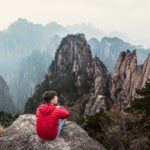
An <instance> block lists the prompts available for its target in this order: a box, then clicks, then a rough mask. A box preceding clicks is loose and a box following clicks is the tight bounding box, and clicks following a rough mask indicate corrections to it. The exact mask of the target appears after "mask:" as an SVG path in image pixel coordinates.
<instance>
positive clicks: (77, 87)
mask: <svg viewBox="0 0 150 150" xmlns="http://www.w3.org/2000/svg"><path fill="white" fill-rule="evenodd" d="M109 79H110V77H109V74H108V71H107V69H106V67H105V65H104V64H103V63H102V62H101V61H100V60H99V58H98V57H96V56H95V57H94V58H93V57H92V54H91V49H90V46H89V44H88V43H87V41H86V39H85V36H84V34H75V35H67V36H66V37H65V38H63V40H62V41H61V44H60V46H59V47H58V49H57V51H56V53H55V59H54V60H53V61H52V64H51V65H50V66H49V68H48V71H47V73H46V75H45V78H44V80H43V82H42V83H41V84H40V85H38V86H37V87H36V89H35V93H34V94H33V96H32V97H31V98H29V100H28V102H27V104H26V107H25V112H27V113H33V112H34V111H35V109H36V108H37V106H38V104H39V103H40V102H41V99H39V97H40V96H41V95H42V94H43V92H44V91H46V90H56V91H57V92H58V94H59V95H60V97H62V99H63V104H64V105H66V106H68V107H69V108H71V109H70V110H71V111H72V112H73V113H72V115H75V114H76V113H77V112H78V113H77V116H82V114H84V113H95V112H97V111H98V110H99V109H100V108H104V109H107V108H106V107H107V106H106V104H108V103H107V102H109ZM101 97H103V98H101ZM86 104H87V105H86ZM72 115H71V116H72ZM72 118H73V120H76V119H75V118H76V117H72Z"/></svg>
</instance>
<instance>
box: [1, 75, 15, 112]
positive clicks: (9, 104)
mask: <svg viewBox="0 0 150 150" xmlns="http://www.w3.org/2000/svg"><path fill="white" fill-rule="evenodd" d="M0 111H5V112H9V113H14V112H15V106H14V104H13V101H12V98H11V95H10V93H9V89H8V86H7V84H6V82H5V81H4V79H3V78H2V77H1V76H0Z"/></svg>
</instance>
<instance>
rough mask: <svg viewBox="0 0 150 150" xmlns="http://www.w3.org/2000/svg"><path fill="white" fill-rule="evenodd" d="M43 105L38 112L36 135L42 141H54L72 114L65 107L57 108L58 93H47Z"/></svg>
mask: <svg viewBox="0 0 150 150" xmlns="http://www.w3.org/2000/svg"><path fill="white" fill-rule="evenodd" d="M42 98H43V99H44V100H45V102H46V103H45V104H41V105H40V106H39V107H38V108H37V110H36V133H37V135H38V136H39V137H40V138H41V139H42V140H50V141H51V140H54V139H55V138H56V137H57V136H58V135H59V133H60V130H61V128H62V126H63V124H64V121H65V118H67V117H69V115H70V113H69V112H68V111H67V110H66V109H65V108H64V107H63V106H56V105H57V103H58V96H57V92H56V91H46V92H45V93H44V94H43V95H42Z"/></svg>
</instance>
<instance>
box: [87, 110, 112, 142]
mask: <svg viewBox="0 0 150 150" xmlns="http://www.w3.org/2000/svg"><path fill="white" fill-rule="evenodd" d="M112 122H113V121H112V120H111V118H110V117H109V116H108V115H107V114H106V113H105V112H104V110H103V109H101V110H100V111H99V112H98V113H96V114H94V115H87V116H86V120H85V125H84V129H85V130H86V131H87V132H88V134H89V135H90V136H91V137H92V138H94V139H96V140H98V141H100V142H102V141H103V139H104V136H105V132H104V130H103V128H104V126H107V125H110V124H111V123H112Z"/></svg>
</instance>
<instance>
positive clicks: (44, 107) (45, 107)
mask: <svg viewBox="0 0 150 150" xmlns="http://www.w3.org/2000/svg"><path fill="white" fill-rule="evenodd" d="M55 107H56V106H55V105H54V104H41V105H40V106H39V111H40V112H41V113H43V114H49V113H51V112H52V111H53V110H54V109H55Z"/></svg>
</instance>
